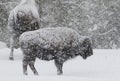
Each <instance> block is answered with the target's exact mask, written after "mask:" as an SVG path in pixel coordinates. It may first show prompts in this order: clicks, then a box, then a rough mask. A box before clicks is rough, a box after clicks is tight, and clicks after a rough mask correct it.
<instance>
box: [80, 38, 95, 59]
mask: <svg viewBox="0 0 120 81" xmlns="http://www.w3.org/2000/svg"><path fill="white" fill-rule="evenodd" d="M80 48H81V49H82V52H81V53H80V55H81V56H82V58H83V59H87V57H89V56H91V55H93V49H92V46H91V40H90V39H89V38H85V39H84V41H83V42H82V44H81V45H80Z"/></svg>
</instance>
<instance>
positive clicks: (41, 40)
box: [19, 27, 93, 75]
mask: <svg viewBox="0 0 120 81" xmlns="http://www.w3.org/2000/svg"><path fill="white" fill-rule="evenodd" d="M19 40H20V47H21V50H22V52H23V72H24V74H25V75H27V74H28V73H27V66H28V65H29V66H30V67H31V69H32V71H33V72H34V74H36V75H37V74H38V72H37V71H36V69H35V67H34V62H35V59H36V57H37V58H39V59H41V60H46V61H49V60H54V61H55V65H56V67H57V74H58V75H60V74H62V73H63V71H62V67H63V63H64V62H65V61H67V60H68V59H71V58H74V57H76V56H82V57H83V59H86V58H87V57H88V56H91V55H92V54H93V50H92V46H91V40H90V38H88V37H84V36H80V35H79V34H78V33H77V32H76V31H75V30H73V29H70V28H65V27H57V28H41V29H39V30H35V31H29V32H25V33H23V34H22V35H21V36H20V38H19Z"/></svg>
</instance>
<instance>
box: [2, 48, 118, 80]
mask: <svg viewBox="0 0 120 81" xmlns="http://www.w3.org/2000/svg"><path fill="white" fill-rule="evenodd" d="M9 52H10V49H8V48H3V49H0V81H120V54H119V53H120V50H96V49H95V50H94V55H93V56H91V57H89V58H88V59H87V60H83V59H82V58H81V57H77V58H75V59H72V60H69V61H67V62H66V63H65V64H64V67H63V72H64V74H63V75H61V76H57V75H56V67H55V66H54V62H53V61H49V62H46V61H41V60H39V59H37V60H36V63H35V65H36V69H37V70H38V72H39V76H34V75H33V73H32V71H31V70H30V69H28V74H29V75H28V76H24V75H23V72H22V53H21V51H20V49H17V50H15V53H14V55H15V60H14V61H10V60H8V57H9Z"/></svg>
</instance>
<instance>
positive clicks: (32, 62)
mask: <svg viewBox="0 0 120 81" xmlns="http://www.w3.org/2000/svg"><path fill="white" fill-rule="evenodd" d="M29 66H30V68H31V70H32V71H33V73H34V75H39V74H38V72H37V70H36V69H35V66H34V61H31V62H30V63H29Z"/></svg>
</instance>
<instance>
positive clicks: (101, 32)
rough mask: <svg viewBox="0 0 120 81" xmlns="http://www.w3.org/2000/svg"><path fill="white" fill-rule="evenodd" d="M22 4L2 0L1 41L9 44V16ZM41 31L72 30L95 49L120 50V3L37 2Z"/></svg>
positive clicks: (92, 0)
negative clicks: (51, 27)
mask: <svg viewBox="0 0 120 81" xmlns="http://www.w3.org/2000/svg"><path fill="white" fill-rule="evenodd" d="M19 1H20V0H0V12H1V13H0V40H1V41H4V42H6V43H9V42H8V41H9V34H8V31H7V29H6V26H7V19H8V15H9V13H10V11H11V9H13V8H14V7H15V6H16V5H17V4H18V3H19ZM36 2H37V7H38V8H39V15H40V18H41V19H40V22H41V27H49V26H53V27H57V26H60V27H62V26H63V27H64V26H66V27H70V28H73V29H75V30H76V31H78V32H79V33H80V34H81V35H85V36H86V35H87V36H90V37H92V40H93V41H94V42H93V47H94V48H102V49H104V48H105V49H106V48H111V49H114V48H115V49H116V48H120V0H36Z"/></svg>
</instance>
